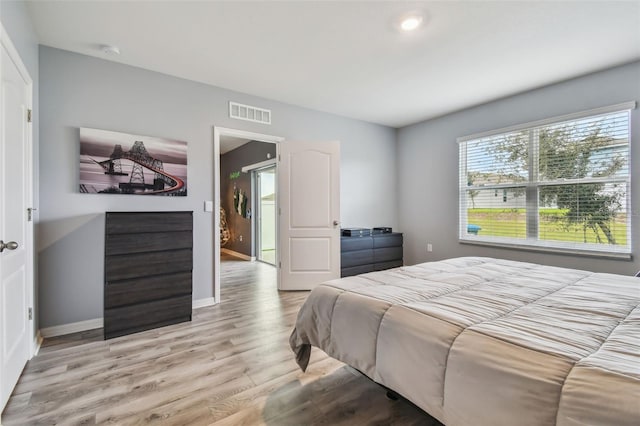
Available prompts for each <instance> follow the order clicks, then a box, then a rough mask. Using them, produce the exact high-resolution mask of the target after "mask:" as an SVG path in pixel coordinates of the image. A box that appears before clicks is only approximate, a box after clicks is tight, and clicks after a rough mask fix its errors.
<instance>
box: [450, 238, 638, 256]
mask: <svg viewBox="0 0 640 426" xmlns="http://www.w3.org/2000/svg"><path fill="white" fill-rule="evenodd" d="M458 242H459V243H460V244H471V245H479V246H487V247H496V248H503V249H515V250H525V251H535V252H540V253H554V254H564V255H573V256H588V257H598V258H602V259H616V260H631V259H632V255H631V253H629V252H622V251H620V252H605V251H599V250H589V249H577V248H564V247H554V246H544V247H542V246H539V245H534V244H527V243H525V242H523V243H520V244H518V243H514V242H502V241H488V240H480V239H475V238H459V239H458Z"/></svg>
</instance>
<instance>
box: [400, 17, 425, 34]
mask: <svg viewBox="0 0 640 426" xmlns="http://www.w3.org/2000/svg"><path fill="white" fill-rule="evenodd" d="M420 24H422V16H408V17H406V18H404V19H403V20H402V22H400V29H402V31H413V30H415V29H417V28H418V27H419V26H420Z"/></svg>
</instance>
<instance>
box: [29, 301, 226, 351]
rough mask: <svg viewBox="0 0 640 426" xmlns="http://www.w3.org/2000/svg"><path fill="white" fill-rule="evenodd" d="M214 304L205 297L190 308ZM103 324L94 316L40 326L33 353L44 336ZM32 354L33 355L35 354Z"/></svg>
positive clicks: (78, 330)
mask: <svg viewBox="0 0 640 426" xmlns="http://www.w3.org/2000/svg"><path fill="white" fill-rule="evenodd" d="M215 304H216V299H214V298H213V297H206V298H204V299H198V300H194V301H193V304H192V305H191V306H192V309H198V308H204V307H205V306H212V305H215ZM103 326H104V318H95V319H91V320H86V321H78V322H73V323H71V324H63V325H55V326H53V327H47V328H42V329H40V331H38V334H37V336H36V340H37V341H38V342H37V349H36V350H35V354H37V353H38V350H39V349H40V344H41V343H42V340H43V339H44V338H48V337H56V336H64V335H65V334H71V333H78V332H80V331H87V330H93V329H95V328H102V327H103ZM35 354H34V355H35Z"/></svg>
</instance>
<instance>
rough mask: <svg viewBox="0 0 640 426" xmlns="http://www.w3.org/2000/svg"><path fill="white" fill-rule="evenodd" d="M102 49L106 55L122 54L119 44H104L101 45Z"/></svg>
mask: <svg viewBox="0 0 640 426" xmlns="http://www.w3.org/2000/svg"><path fill="white" fill-rule="evenodd" d="M100 50H102V53H104V54H105V55H119V54H120V49H119V48H118V46H113V45H111V44H103V45H102V46H100Z"/></svg>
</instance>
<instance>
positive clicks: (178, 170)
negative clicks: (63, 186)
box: [79, 127, 187, 196]
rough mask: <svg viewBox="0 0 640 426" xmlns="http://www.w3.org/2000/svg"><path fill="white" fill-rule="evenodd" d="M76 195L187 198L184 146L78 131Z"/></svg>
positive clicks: (159, 139)
mask: <svg viewBox="0 0 640 426" xmlns="http://www.w3.org/2000/svg"><path fill="white" fill-rule="evenodd" d="M79 183H80V192H83V193H93V194H96V193H100V194H141V195H165V196H186V195H187V143H186V142H183V141H176V140H171V139H164V138H157V137H152V136H141V135H132V134H128V133H120V132H112V131H108V130H99V129H89V128H84V127H82V128H80V182H79Z"/></svg>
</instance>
